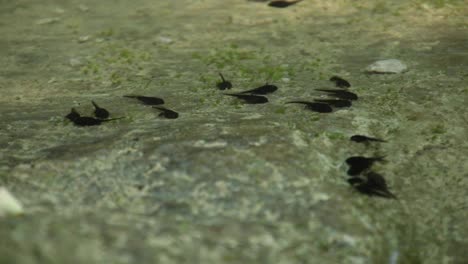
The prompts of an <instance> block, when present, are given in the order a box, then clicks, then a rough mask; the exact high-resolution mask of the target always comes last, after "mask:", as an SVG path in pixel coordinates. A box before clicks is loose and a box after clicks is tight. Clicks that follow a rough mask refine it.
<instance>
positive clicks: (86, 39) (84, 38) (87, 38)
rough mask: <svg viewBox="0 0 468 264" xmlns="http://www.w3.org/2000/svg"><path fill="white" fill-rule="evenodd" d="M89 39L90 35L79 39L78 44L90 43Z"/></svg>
mask: <svg viewBox="0 0 468 264" xmlns="http://www.w3.org/2000/svg"><path fill="white" fill-rule="evenodd" d="M89 38H90V36H89V35H86V36H81V37H79V38H78V42H79V43H84V42H86V41H88V40H89Z"/></svg>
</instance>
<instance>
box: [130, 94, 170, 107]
mask: <svg viewBox="0 0 468 264" xmlns="http://www.w3.org/2000/svg"><path fill="white" fill-rule="evenodd" d="M123 97H127V98H133V99H137V100H138V101H140V102H142V103H143V104H145V105H162V104H164V100H163V99H161V98H159V97H150V96H142V95H124V96H123Z"/></svg>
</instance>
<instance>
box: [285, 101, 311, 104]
mask: <svg viewBox="0 0 468 264" xmlns="http://www.w3.org/2000/svg"><path fill="white" fill-rule="evenodd" d="M310 103H311V102H308V101H290V102H286V103H285V104H310Z"/></svg>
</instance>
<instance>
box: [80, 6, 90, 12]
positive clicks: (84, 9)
mask: <svg viewBox="0 0 468 264" xmlns="http://www.w3.org/2000/svg"><path fill="white" fill-rule="evenodd" d="M78 9H80V11H82V12H88V10H89V7H87V6H85V5H79V6H78Z"/></svg>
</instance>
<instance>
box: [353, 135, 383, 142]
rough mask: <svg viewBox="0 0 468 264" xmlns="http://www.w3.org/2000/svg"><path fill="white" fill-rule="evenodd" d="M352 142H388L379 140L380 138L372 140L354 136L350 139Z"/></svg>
mask: <svg viewBox="0 0 468 264" xmlns="http://www.w3.org/2000/svg"><path fill="white" fill-rule="evenodd" d="M349 139H350V140H351V141H354V142H357V143H368V142H386V141H385V140H383V139H378V138H372V137H368V136H364V135H354V136H351V137H350V138H349Z"/></svg>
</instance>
